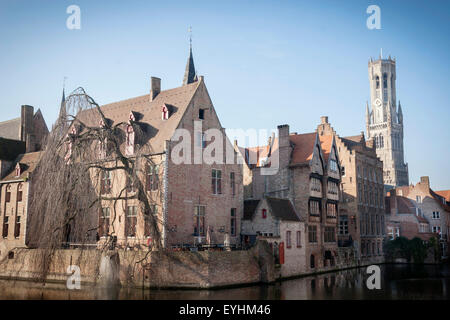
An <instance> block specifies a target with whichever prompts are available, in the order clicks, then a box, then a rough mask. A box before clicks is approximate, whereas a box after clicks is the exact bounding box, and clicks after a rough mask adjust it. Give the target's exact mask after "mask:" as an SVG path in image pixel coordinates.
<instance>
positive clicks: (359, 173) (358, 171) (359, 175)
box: [356, 166, 361, 178]
mask: <svg viewBox="0 0 450 320" xmlns="http://www.w3.org/2000/svg"><path fill="white" fill-rule="evenodd" d="M356 171H357V173H358V178H361V168H360V167H359V166H357V167H356Z"/></svg>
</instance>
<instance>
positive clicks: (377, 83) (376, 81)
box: [375, 76, 380, 89]
mask: <svg viewBox="0 0 450 320" xmlns="http://www.w3.org/2000/svg"><path fill="white" fill-rule="evenodd" d="M375 83H376V88H377V89H380V77H379V76H376V78H375Z"/></svg>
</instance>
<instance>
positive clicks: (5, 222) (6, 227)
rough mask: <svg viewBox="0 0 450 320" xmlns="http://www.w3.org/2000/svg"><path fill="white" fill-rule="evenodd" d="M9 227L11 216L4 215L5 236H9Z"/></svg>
mask: <svg viewBox="0 0 450 320" xmlns="http://www.w3.org/2000/svg"><path fill="white" fill-rule="evenodd" d="M8 229H9V217H8V216H7V215H6V213H5V216H4V217H3V238H7V237H8Z"/></svg>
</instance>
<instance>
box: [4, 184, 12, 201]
mask: <svg viewBox="0 0 450 320" xmlns="http://www.w3.org/2000/svg"><path fill="white" fill-rule="evenodd" d="M5 201H6V202H10V201H11V186H10V185H8V186H7V187H6V194H5Z"/></svg>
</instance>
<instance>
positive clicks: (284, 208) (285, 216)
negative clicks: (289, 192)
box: [243, 197, 302, 221]
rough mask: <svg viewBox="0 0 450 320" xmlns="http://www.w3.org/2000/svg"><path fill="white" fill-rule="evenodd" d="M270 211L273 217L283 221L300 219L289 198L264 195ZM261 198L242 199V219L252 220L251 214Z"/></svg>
mask: <svg viewBox="0 0 450 320" xmlns="http://www.w3.org/2000/svg"><path fill="white" fill-rule="evenodd" d="M265 200H266V201H267V204H268V206H269V207H270V211H271V213H272V215H273V216H274V217H275V218H278V219H281V220H284V221H302V220H301V219H300V217H299V216H298V215H297V213H296V212H295V208H294V206H293V205H292V202H291V201H290V200H289V199H279V198H272V197H265ZM261 201H263V200H245V201H244V218H243V219H244V220H252V218H253V215H254V213H255V211H256V209H257V208H258V205H259V203H260V202H261Z"/></svg>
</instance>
